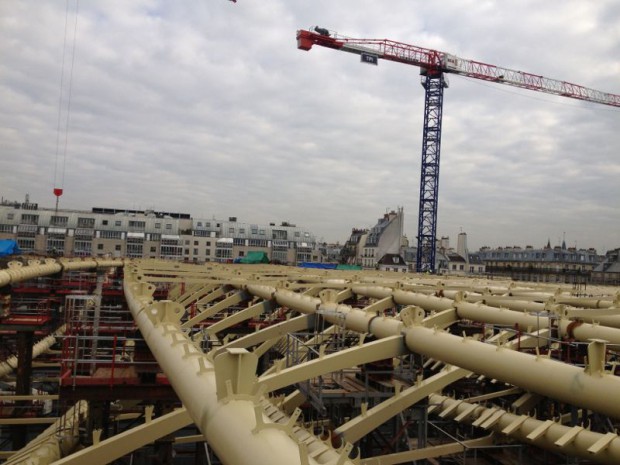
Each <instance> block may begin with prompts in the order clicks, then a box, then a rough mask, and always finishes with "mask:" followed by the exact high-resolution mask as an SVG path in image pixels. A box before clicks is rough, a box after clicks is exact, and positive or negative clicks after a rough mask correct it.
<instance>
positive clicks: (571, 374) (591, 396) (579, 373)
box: [406, 326, 620, 418]
mask: <svg viewBox="0 0 620 465" xmlns="http://www.w3.org/2000/svg"><path fill="white" fill-rule="evenodd" d="M406 342H407V347H408V348H409V349H410V350H411V351H413V352H417V353H421V354H424V355H426V356H428V357H432V358H434V359H436V360H441V361H443V362H444V363H449V364H451V365H456V366H459V367H461V368H465V369H468V370H470V371H473V372H475V373H478V374H482V375H485V376H486V377H488V378H492V379H497V380H500V381H503V382H505V383H509V384H512V385H514V386H519V387H521V388H523V389H526V390H528V391H533V392H536V393H538V394H542V395H545V396H547V397H551V398H553V399H556V400H560V401H562V402H566V403H569V404H572V405H576V406H579V407H584V408H588V409H591V410H594V411H596V412H599V413H603V414H605V415H609V416H612V417H614V418H620V404H618V403H615V402H609V399H612V398H615V396H616V395H617V393H618V392H620V378H618V377H616V376H613V375H611V374H609V373H606V372H604V371H602V370H601V369H600V367H598V366H596V367H593V365H592V364H593V363H594V362H593V361H592V360H590V366H591V367H593V369H592V370H586V371H584V370H583V369H582V368H580V367H577V366H574V365H569V364H566V363H563V362H559V361H556V360H552V359H550V358H548V357H546V356H536V355H529V354H526V353H522V352H516V351H513V350H509V349H505V348H502V347H501V346H498V347H494V346H492V345H490V344H485V343H482V342H478V341H474V340H472V339H470V338H465V337H459V336H454V335H451V334H449V333H447V332H444V331H440V330H437V331H434V330H431V329H428V328H423V327H421V326H412V327H409V328H407V332H406ZM603 350H604V348H603ZM550 379H552V380H553V382H549V380H550Z"/></svg>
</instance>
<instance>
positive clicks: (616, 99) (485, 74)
mask: <svg viewBox="0 0 620 465" xmlns="http://www.w3.org/2000/svg"><path fill="white" fill-rule="evenodd" d="M314 45H320V46H322V47H327V48H332V49H335V50H340V51H343V52H349V53H355V54H357V55H360V56H361V60H362V61H363V62H366V63H372V64H377V62H378V60H379V58H381V59H383V60H389V61H395V62H398V63H404V64H407V65H413V66H417V67H419V68H421V71H420V74H421V75H422V86H423V87H424V90H425V99H424V127H423V135H422V163H421V169H420V202H419V211H418V234H417V255H416V270H417V271H418V272H426V271H428V272H435V251H436V237H437V205H438V199H439V195H438V194H439V166H440V165H439V160H440V153H441V122H442V111H443V90H444V88H445V87H447V81H446V79H445V76H444V73H450V74H458V75H461V76H467V77H471V78H475V79H481V80H484V81H489V82H496V83H498V84H504V85H509V86H514V87H520V88H523V89H528V90H533V91H537V92H544V93H548V94H554V95H560V96H562V97H569V98H573V99H577V100H584V101H588V102H592V103H598V104H602V105H609V106H614V107H620V95H616V94H610V93H607V92H601V91H599V90H595V89H590V88H587V87H584V86H580V85H578V84H572V83H569V82H566V81H560V80H557V79H549V78H546V77H543V76H539V75H535V74H531V73H526V72H523V71H517V70H512V69H509V68H503V67H500V66H495V65H490V64H486V63H482V62H479V61H474V60H468V59H465V58H460V57H457V56H456V55H452V54H449V53H445V52H440V51H437V50H432V49H427V48H423V47H418V46H415V45H409V44H404V43H402V42H396V41H393V40H387V39H355V38H351V37H346V36H342V35H340V34H337V33H335V32H333V31H329V30H327V29H323V28H320V27H315V28H314V29H313V30H303V29H302V30H298V31H297V48H298V49H300V50H306V51H307V50H310V49H311V48H312V47H313V46H314Z"/></svg>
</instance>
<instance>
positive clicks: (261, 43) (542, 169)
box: [0, 0, 620, 253]
mask: <svg viewBox="0 0 620 465" xmlns="http://www.w3.org/2000/svg"><path fill="white" fill-rule="evenodd" d="M77 5H79V9H78V10H77V15H76V6H77ZM67 6H68V9H67ZM66 19H68V21H67V22H66V21H65V20H66ZM65 25H66V26H67V27H66V41H65ZM314 25H319V26H321V27H325V28H328V29H330V30H336V31H338V32H340V33H342V34H346V35H349V36H353V37H362V38H388V39H392V40H396V41H400V42H405V43H409V44H413V45H419V46H422V47H427V48H434V49H437V50H440V51H444V52H448V53H453V54H455V55H458V56H460V57H463V58H469V59H474V60H479V61H482V62H486V63H491V64H496V65H499V66H505V67H508V68H512V69H521V70H523V71H527V72H531V73H534V74H540V75H543V76H546V77H550V78H554V79H562V80H566V81H569V82H572V83H576V84H580V85H584V86H587V87H591V88H594V89H597V90H602V91H605V92H611V93H615V94H620V79H619V76H620V4H619V3H618V2H615V1H612V0H601V1H598V2H582V1H578V0H567V1H562V2H560V1H557V0H551V1H549V2H544V3H540V2H533V1H531V0H529V1H525V2H524V1H516V0H507V1H504V2H497V1H487V2H475V1H469V0H466V1H456V0H446V1H444V2H423V1H421V0H414V1H411V0H394V1H393V2H389V3H386V2H377V1H370V0H359V1H357V0H356V1H353V0H341V1H339V2H330V1H327V0H316V1H313V2H306V1H301V0H287V1H285V0H264V1H262V2H251V1H249V0H239V1H238V2H237V3H233V2H229V1H226V0H208V1H207V0H204V1H200V2H168V1H163V0H136V1H131V2H125V1H122V0H106V1H103V0H92V1H88V2H79V3H78V2H77V1H76V0H68V1H67V2H59V1H57V0H40V1H37V2H36V3H35V2H24V1H19V0H4V1H3V2H2V3H1V4H0V56H1V57H2V59H1V60H0V99H1V101H2V103H3V104H2V106H0V194H1V195H2V196H3V197H4V198H6V199H11V200H20V201H21V200H23V198H24V196H25V194H26V193H29V194H30V197H31V200H32V201H34V202H37V203H39V204H40V205H42V206H48V207H50V208H52V207H53V206H54V202H55V198H54V196H53V194H52V189H53V188H54V187H63V188H64V195H63V196H62V197H61V199H60V207H61V208H71V209H89V208H90V207H93V206H113V207H116V208H128V209H149V208H153V209H156V210H162V211H180V212H188V213H191V214H192V215H193V216H196V217H203V218H211V217H216V218H228V217H229V216H236V217H237V218H239V221H243V222H248V223H269V222H277V223H281V222H282V221H289V222H291V223H295V224H298V225H303V226H304V227H307V228H308V229H311V230H312V231H313V232H314V233H315V234H316V236H317V238H319V239H323V240H325V241H327V242H337V241H339V242H341V243H342V242H343V241H345V240H346V238H347V237H348V236H349V234H350V232H351V228H353V227H360V228H369V227H372V226H373V225H374V224H375V222H376V220H377V218H379V217H380V216H381V215H382V214H383V213H384V212H385V211H386V210H388V211H389V210H393V209H396V208H397V207H401V206H402V207H404V212H405V227H404V231H405V234H406V235H407V237H408V238H409V240H410V242H411V243H412V244H415V236H416V233H417V214H418V194H419V176H420V152H421V144H422V141H421V138H422V116H423V106H424V94H423V89H422V87H421V86H420V84H419V70H418V69H417V68H415V67H412V66H406V65H403V64H397V63H389V62H384V61H380V62H379V66H368V65H364V64H360V60H359V57H356V56H355V55H351V54H347V53H342V52H338V51H334V50H328V49H324V48H321V47H314V48H313V49H312V50H311V51H309V52H304V51H300V50H298V49H297V48H296V41H295V33H296V30H297V29H302V28H303V29H307V28H310V27H311V26H314ZM74 34H75V38H76V40H75V43H74V42H73V37H74ZM74 46H75V47H74ZM73 51H75V54H74V55H73ZM63 54H64V59H63ZM448 78H449V80H450V87H449V88H448V89H446V91H445V98H444V120H443V138H442V150H441V175H440V183H439V217H438V230H437V234H438V237H441V236H449V237H450V238H451V242H453V243H454V245H455V244H456V237H457V235H458V233H459V231H460V230H461V229H462V230H463V231H464V232H466V233H467V235H468V244H469V248H470V249H471V250H478V249H479V248H480V247H481V246H485V245H486V246H490V247H497V246H507V245H520V246H526V245H532V246H534V247H542V246H543V245H545V244H546V243H547V240H550V241H551V244H552V245H557V243H558V241H559V242H560V243H561V239H562V237H563V235H564V234H565V237H566V243H567V245H569V246H575V245H576V246H577V247H580V248H581V247H584V248H587V247H594V248H596V249H597V251H598V252H599V253H604V252H605V251H607V250H609V249H613V248H617V247H620V234H619V233H618V232H619V231H620V182H619V181H618V180H619V179H620V131H618V128H619V127H620V109H618V108H612V107H606V106H602V105H595V104H589V103H585V102H579V101H575V100H570V99H567V98H562V97H555V96H550V95H545V94H541V93H536V92H531V91H525V90H520V89H515V88H511V87H507V86H502V85H498V84H495V83H486V82H482V81H476V80H472V79H466V78H462V77H459V76H448ZM61 79H62V81H63V83H64V85H63V86H61ZM69 84H70V85H69ZM69 94H70V95H71V98H70V100H69ZM69 101H70V111H67V110H68V108H69ZM65 147H66V152H65ZM65 157H66V158H65ZM64 159H66V164H65V169H64V172H63V170H62V165H63V163H62V162H63V160H64ZM55 171H56V174H55ZM63 177H64V182H63V181H62V179H63ZM55 179H56V181H55Z"/></svg>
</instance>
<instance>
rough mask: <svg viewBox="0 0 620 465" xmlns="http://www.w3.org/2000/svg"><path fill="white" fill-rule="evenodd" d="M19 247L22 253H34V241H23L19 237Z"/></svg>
mask: <svg viewBox="0 0 620 465" xmlns="http://www.w3.org/2000/svg"><path fill="white" fill-rule="evenodd" d="M17 245H19V248H20V249H22V252H34V239H22V238H19V237H18V238H17Z"/></svg>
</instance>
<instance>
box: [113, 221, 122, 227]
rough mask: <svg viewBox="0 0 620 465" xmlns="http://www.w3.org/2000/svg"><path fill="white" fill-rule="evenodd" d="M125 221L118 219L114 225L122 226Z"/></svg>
mask: <svg viewBox="0 0 620 465" xmlns="http://www.w3.org/2000/svg"><path fill="white" fill-rule="evenodd" d="M122 225H123V222H122V221H121V220H117V221H115V222H114V226H122Z"/></svg>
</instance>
